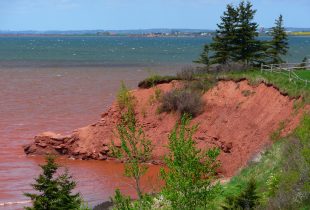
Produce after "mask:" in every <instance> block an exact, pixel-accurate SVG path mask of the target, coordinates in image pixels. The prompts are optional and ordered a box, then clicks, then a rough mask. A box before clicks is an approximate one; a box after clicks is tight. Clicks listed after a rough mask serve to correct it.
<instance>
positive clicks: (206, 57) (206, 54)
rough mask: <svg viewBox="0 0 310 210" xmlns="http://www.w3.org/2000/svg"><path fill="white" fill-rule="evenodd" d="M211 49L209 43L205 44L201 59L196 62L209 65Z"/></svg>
mask: <svg viewBox="0 0 310 210" xmlns="http://www.w3.org/2000/svg"><path fill="white" fill-rule="evenodd" d="M209 50H210V47H209V45H207V44H205V46H204V48H203V52H202V53H201V55H200V57H199V59H198V60H196V61H194V62H195V63H200V64H204V65H207V66H208V65H209V64H210V59H209Z"/></svg>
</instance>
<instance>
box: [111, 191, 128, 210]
mask: <svg viewBox="0 0 310 210" xmlns="http://www.w3.org/2000/svg"><path fill="white" fill-rule="evenodd" d="M111 200H112V202H113V209H114V210H131V209H133V208H132V207H131V199H130V197H127V196H124V195H122V193H121V191H120V190H119V189H117V190H115V195H114V197H113V198H112V199H111Z"/></svg>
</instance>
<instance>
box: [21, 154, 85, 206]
mask: <svg viewBox="0 0 310 210" xmlns="http://www.w3.org/2000/svg"><path fill="white" fill-rule="evenodd" d="M40 167H41V169H42V170H43V173H42V174H40V175H39V177H38V178H36V179H35V181H36V183H35V184H32V187H33V189H34V190H36V191H38V192H39V193H38V194H34V193H25V196H27V197H29V198H30V199H31V201H32V204H33V206H32V207H26V208H25V209H26V210H76V209H79V208H80V205H81V203H82V201H81V198H80V195H79V193H76V194H72V190H73V189H74V188H75V186H76V183H75V181H73V180H72V177H71V176H70V175H69V174H68V171H67V170H66V171H65V173H64V174H62V175H60V176H58V177H55V173H56V172H57V170H58V168H59V166H58V165H57V164H56V163H55V158H54V157H52V156H47V157H46V164H45V165H40Z"/></svg>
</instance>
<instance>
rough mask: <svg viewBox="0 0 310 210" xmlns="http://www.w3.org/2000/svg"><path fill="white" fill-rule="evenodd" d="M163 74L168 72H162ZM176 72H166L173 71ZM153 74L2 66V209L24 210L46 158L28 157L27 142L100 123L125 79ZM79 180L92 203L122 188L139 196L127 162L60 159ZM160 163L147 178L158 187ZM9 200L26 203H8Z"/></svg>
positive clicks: (152, 187) (152, 186)
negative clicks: (126, 171) (128, 174)
mask: <svg viewBox="0 0 310 210" xmlns="http://www.w3.org/2000/svg"><path fill="white" fill-rule="evenodd" d="M158 71H159V72H163V70H158ZM172 72H174V70H170V72H165V73H167V74H169V73H172ZM148 75H149V72H148V71H146V70H143V69H139V68H133V67H131V68H122V69H121V68H118V69H116V68H113V69H112V68H110V69H107V68H100V67H92V68H84V67H83V68H82V67H80V68H43V69H40V68H28V69H27V68H10V69H3V68H2V69H0V209H6V210H9V209H22V207H23V206H25V205H26V204H25V203H24V202H25V201H27V200H28V199H27V198H26V197H25V196H23V193H24V192H31V186H30V184H31V183H33V182H34V180H33V179H34V178H35V177H37V175H38V174H39V173H40V168H39V167H38V164H41V163H43V158H42V157H27V156H25V154H24V152H23V148H22V146H23V145H24V144H27V143H30V142H31V141H33V137H34V136H35V135H37V134H39V133H42V132H44V131H54V132H58V133H62V134H68V133H69V132H71V131H72V130H73V129H76V128H79V127H83V126H85V125H88V124H90V123H93V122H96V121H97V120H98V119H99V118H100V114H101V113H102V112H103V111H104V110H106V109H107V108H108V107H109V105H110V104H111V103H112V101H113V100H114V98H115V94H116V92H117V90H118V88H119V85H120V81H121V80H124V81H125V82H126V84H127V85H128V86H130V87H136V85H137V83H138V81H140V80H141V79H143V78H145V77H146V76H148ZM59 162H60V163H61V164H62V165H64V166H66V167H68V168H69V170H70V172H71V173H72V174H73V177H74V178H75V179H76V180H77V182H78V185H77V191H79V192H80V193H81V194H82V195H83V197H84V198H85V200H86V201H88V202H89V204H91V205H96V204H98V203H100V202H103V201H107V200H109V198H110V196H111V195H112V194H113V193H114V190H115V189H116V188H120V189H121V190H122V191H123V192H124V193H127V194H134V191H133V189H132V186H131V185H132V182H131V181H130V180H129V179H128V178H124V176H123V165H122V164H121V163H116V162H109V161H80V160H68V159H65V158H60V159H59ZM158 171H159V167H156V166H152V167H151V170H150V171H149V173H148V174H147V176H146V177H145V178H144V179H143V183H144V186H146V184H147V186H148V189H146V190H148V191H152V190H156V187H158V183H159V180H158V179H157V178H156V177H157V174H158ZM7 202H21V204H11V205H5V206H4V203H7Z"/></svg>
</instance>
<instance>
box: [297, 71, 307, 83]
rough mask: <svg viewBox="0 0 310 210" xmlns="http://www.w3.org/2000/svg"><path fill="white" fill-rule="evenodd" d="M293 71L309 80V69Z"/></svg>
mask: <svg viewBox="0 0 310 210" xmlns="http://www.w3.org/2000/svg"><path fill="white" fill-rule="evenodd" d="M295 73H296V74H297V75H298V76H299V77H300V78H302V79H306V80H309V81H310V70H297V71H295Z"/></svg>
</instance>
